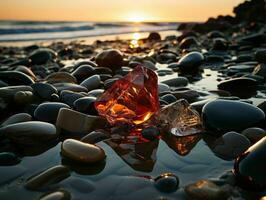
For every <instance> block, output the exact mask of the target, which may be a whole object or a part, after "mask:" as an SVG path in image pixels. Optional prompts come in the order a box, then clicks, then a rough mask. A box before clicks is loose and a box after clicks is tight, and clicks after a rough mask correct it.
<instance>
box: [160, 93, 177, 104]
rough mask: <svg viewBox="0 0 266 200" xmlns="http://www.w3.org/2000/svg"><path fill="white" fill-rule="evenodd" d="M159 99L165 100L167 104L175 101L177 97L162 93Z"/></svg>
mask: <svg viewBox="0 0 266 200" xmlns="http://www.w3.org/2000/svg"><path fill="white" fill-rule="evenodd" d="M160 99H161V100H163V101H166V102H167V103H168V104H170V103H173V102H175V101H177V98H176V97H175V96H174V95H172V94H166V95H163V96H162V97H161V98H160Z"/></svg>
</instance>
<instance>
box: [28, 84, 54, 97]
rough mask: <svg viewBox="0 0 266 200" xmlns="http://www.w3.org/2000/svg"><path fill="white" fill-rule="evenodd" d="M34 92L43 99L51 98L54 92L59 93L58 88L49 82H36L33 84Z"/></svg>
mask: <svg viewBox="0 0 266 200" xmlns="http://www.w3.org/2000/svg"><path fill="white" fill-rule="evenodd" d="M31 87H32V89H33V93H34V94H35V95H36V96H38V97H40V98H41V99H43V100H47V101H49V100H51V96H52V95H53V94H57V89H56V88H55V87H54V86H53V85H51V84H49V83H34V84H32V85H31Z"/></svg>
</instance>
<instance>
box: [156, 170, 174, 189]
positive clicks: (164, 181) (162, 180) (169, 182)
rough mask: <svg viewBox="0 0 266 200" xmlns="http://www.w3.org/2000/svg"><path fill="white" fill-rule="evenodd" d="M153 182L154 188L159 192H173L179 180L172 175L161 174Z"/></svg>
mask: <svg viewBox="0 0 266 200" xmlns="http://www.w3.org/2000/svg"><path fill="white" fill-rule="evenodd" d="M154 181H155V182H154V184H155V187H156V188H157V189H158V190H160V191H161V192H166V193H170V192H174V191H176V190H177V189H178V186H179V178H178V177H177V176H176V175H174V174H172V173H165V174H161V175H160V176H158V177H156V178H155V179H154Z"/></svg>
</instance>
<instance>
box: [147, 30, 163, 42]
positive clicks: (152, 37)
mask: <svg viewBox="0 0 266 200" xmlns="http://www.w3.org/2000/svg"><path fill="white" fill-rule="evenodd" d="M147 39H148V40H150V41H153V40H155V41H156V40H161V35H160V34H159V33H157V32H151V33H150V34H149V36H148V37H147Z"/></svg>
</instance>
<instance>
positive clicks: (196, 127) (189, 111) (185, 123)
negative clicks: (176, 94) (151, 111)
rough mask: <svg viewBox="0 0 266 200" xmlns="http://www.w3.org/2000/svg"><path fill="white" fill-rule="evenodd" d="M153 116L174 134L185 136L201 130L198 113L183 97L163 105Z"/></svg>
mask: <svg viewBox="0 0 266 200" xmlns="http://www.w3.org/2000/svg"><path fill="white" fill-rule="evenodd" d="M155 118H156V119H157V120H158V121H159V124H161V125H162V126H163V127H166V128H167V129H168V130H169V131H170V132H171V133H172V134H173V135H176V136H186V135H192V134H196V133H200V132H202V125H201V119H200V116H199V114H198V113H197V111H196V110H194V109H193V108H191V107H190V105H189V103H188V102H187V101H186V100H184V99H181V100H179V101H176V102H174V103H172V104H169V105H168V106H165V107H164V108H162V109H161V110H160V111H159V113H158V115H157V116H155ZM157 123H158V122H157Z"/></svg>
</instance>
